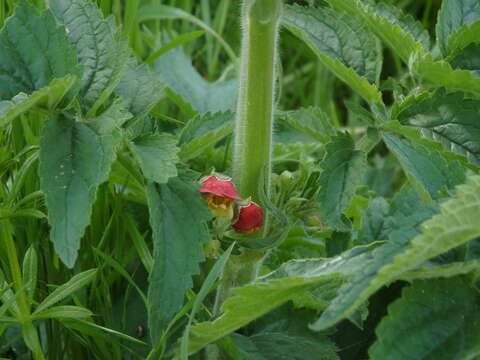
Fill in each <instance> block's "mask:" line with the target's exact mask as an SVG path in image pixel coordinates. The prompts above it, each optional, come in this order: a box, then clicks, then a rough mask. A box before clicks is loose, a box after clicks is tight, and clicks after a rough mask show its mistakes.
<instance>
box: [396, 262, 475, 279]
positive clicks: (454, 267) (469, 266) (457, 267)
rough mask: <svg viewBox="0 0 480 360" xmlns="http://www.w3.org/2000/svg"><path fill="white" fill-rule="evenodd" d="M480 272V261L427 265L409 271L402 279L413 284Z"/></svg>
mask: <svg viewBox="0 0 480 360" xmlns="http://www.w3.org/2000/svg"><path fill="white" fill-rule="evenodd" d="M478 271H480V261H479V260H471V261H466V262H454V263H450V264H444V265H438V264H435V263H427V265H424V266H422V267H418V268H415V269H413V270H410V271H407V272H405V273H403V274H402V275H401V279H402V280H405V281H409V282H412V281H414V280H425V279H434V278H449V277H454V276H459V275H466V274H470V273H475V272H478Z"/></svg>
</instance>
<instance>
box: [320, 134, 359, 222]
mask: <svg viewBox="0 0 480 360" xmlns="http://www.w3.org/2000/svg"><path fill="white" fill-rule="evenodd" d="M366 161H367V160H366V155H365V153H364V152H362V151H360V150H355V143H354V142H353V139H352V137H351V136H350V135H348V134H342V135H339V136H337V137H335V138H333V141H332V142H331V143H329V144H327V146H326V155H325V158H324V159H323V160H322V162H321V163H320V167H321V168H322V170H323V171H322V173H321V175H320V178H319V180H318V183H319V185H320V191H319V192H318V201H319V203H320V215H321V216H322V219H323V220H324V221H326V222H327V223H329V224H330V225H331V226H333V227H335V228H337V229H339V230H343V231H348V230H349V229H350V227H351V224H350V221H349V220H348V219H347V218H346V217H345V216H344V215H343V211H344V210H345V209H347V208H348V206H349V205H350V201H351V200H352V196H353V193H354V191H355V188H356V187H357V186H359V185H361V184H362V181H363V177H364V175H365V170H366V166H367V164H366Z"/></svg>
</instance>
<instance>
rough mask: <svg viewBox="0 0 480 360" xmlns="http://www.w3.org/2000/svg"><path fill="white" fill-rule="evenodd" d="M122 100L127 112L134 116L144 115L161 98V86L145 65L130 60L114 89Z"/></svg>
mask: <svg viewBox="0 0 480 360" xmlns="http://www.w3.org/2000/svg"><path fill="white" fill-rule="evenodd" d="M115 94H116V95H118V96H120V97H121V98H123V99H124V101H125V104H126V106H127V109H128V111H130V112H131V113H132V114H134V115H142V114H146V113H147V112H148V111H149V110H150V109H151V108H152V107H153V106H154V105H155V104H156V103H157V102H158V101H159V100H160V99H161V97H162V96H163V93H162V86H161V84H160V82H159V81H158V80H157V79H156V77H155V73H154V72H153V71H152V70H151V69H150V68H149V67H148V66H147V65H145V64H140V65H137V64H136V62H135V61H133V60H131V61H130V62H129V64H128V66H127V67H126V69H125V72H124V74H123V77H122V79H121V81H120V83H119V84H118V87H117V88H116V89H115Z"/></svg>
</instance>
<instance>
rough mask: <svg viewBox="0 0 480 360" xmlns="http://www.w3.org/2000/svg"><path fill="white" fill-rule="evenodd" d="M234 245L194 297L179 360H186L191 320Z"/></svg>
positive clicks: (219, 261)
mask: <svg viewBox="0 0 480 360" xmlns="http://www.w3.org/2000/svg"><path fill="white" fill-rule="evenodd" d="M234 246H235V243H233V244H232V245H230V247H229V248H228V249H227V250H226V251H225V252H224V253H223V254H222V256H220V258H219V259H218V260H217V261H216V262H215V265H213V267H212V270H210V272H209V273H208V275H207V278H206V279H205V281H204V282H203V284H202V287H201V288H200V291H199V292H198V294H197V296H196V297H195V302H194V303H193V307H192V312H191V313H190V317H189V319H188V324H187V326H186V327H185V331H184V333H183V337H182V341H181V344H180V359H181V360H188V337H189V334H190V327H191V326H192V322H193V319H195V315H196V314H197V312H198V310H199V309H200V305H201V304H202V302H203V300H205V298H206V297H207V295H208V293H209V292H210V291H211V290H212V288H213V286H214V285H215V282H216V281H217V280H218V278H219V277H220V276H221V274H222V272H223V269H224V268H225V265H226V263H227V261H228V259H229V258H230V254H231V253H232V250H233V247H234Z"/></svg>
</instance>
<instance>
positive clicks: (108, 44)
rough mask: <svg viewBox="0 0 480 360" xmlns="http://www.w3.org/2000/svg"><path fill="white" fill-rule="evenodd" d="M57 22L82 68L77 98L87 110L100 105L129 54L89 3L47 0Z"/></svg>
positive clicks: (110, 23) (109, 22)
mask: <svg viewBox="0 0 480 360" xmlns="http://www.w3.org/2000/svg"><path fill="white" fill-rule="evenodd" d="M48 3H49V7H50V9H51V10H52V12H53V13H54V15H55V17H56V19H57V21H58V22H59V23H60V24H62V25H64V26H65V28H66V30H67V34H68V38H69V40H70V42H71V43H72V44H73V45H75V47H76V49H77V53H78V59H79V62H80V64H82V65H83V69H84V72H83V79H82V89H81V95H82V98H83V102H84V103H85V105H86V107H87V108H90V107H91V106H93V105H94V104H95V107H98V106H99V105H101V104H102V103H103V102H104V101H105V100H106V99H107V97H108V96H109V95H110V94H111V93H112V92H113V90H114V89H115V87H116V86H117V85H118V83H119V81H120V78H121V76H122V73H123V70H124V68H125V66H126V65H127V58H128V54H129V50H128V46H127V42H126V41H125V40H119V36H118V34H117V32H118V31H117V29H116V26H115V22H114V20H113V17H110V18H108V19H103V16H102V13H101V12H100V10H99V9H98V8H97V6H96V5H95V4H93V3H89V2H86V1H84V0H48Z"/></svg>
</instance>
